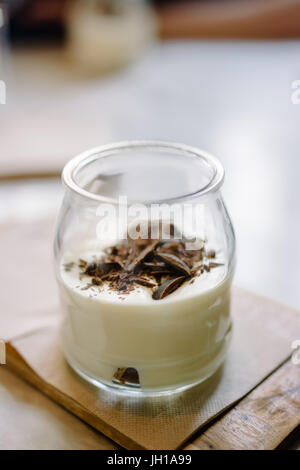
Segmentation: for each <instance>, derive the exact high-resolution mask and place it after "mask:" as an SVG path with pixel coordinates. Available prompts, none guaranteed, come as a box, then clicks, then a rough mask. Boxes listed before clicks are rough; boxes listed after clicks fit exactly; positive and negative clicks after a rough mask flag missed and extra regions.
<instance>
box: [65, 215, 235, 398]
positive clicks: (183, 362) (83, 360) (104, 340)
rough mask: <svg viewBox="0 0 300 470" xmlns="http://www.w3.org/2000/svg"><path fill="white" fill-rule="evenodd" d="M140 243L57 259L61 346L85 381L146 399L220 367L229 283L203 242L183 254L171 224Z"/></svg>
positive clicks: (221, 259)
mask: <svg viewBox="0 0 300 470" xmlns="http://www.w3.org/2000/svg"><path fill="white" fill-rule="evenodd" d="M168 228H169V234H170V237H169V238H168V239H165V238H164V236H163V234H162V232H161V231H159V236H156V237H152V236H151V230H150V224H149V233H148V237H147V238H139V237H138V238H136V239H133V238H130V237H129V236H128V237H127V238H125V239H122V240H120V241H119V242H117V243H114V244H107V245H106V246H99V248H98V249H97V251H95V249H94V248H93V250H90V249H89V246H88V244H85V243H82V246H77V247H76V250H75V249H74V250H72V251H68V252H65V253H64V257H63V260H62V263H61V268H60V273H59V285H60V293H61V299H62V305H63V310H64V323H63V327H62V339H63V341H62V344H63V349H64V353H65V355H66V357H67V359H68V361H69V362H70V364H71V365H72V366H73V367H74V368H75V369H76V370H77V371H78V372H79V373H82V375H84V376H85V377H88V378H89V379H90V380H94V381H96V382H100V383H104V384H107V385H111V386H114V387H117V388H124V389H128V388H131V389H136V390H142V391H145V392H152V391H153V392H155V391H164V390H170V389H180V388H182V387H186V386H190V385H191V384H195V383H198V382H201V381H202V380H204V379H205V378H207V377H208V376H210V375H211V374H212V373H213V372H214V371H215V370H216V369H217V368H218V366H219V365H220V364H221V362H222V361H223V359H224V354H225V350H226V347H227V344H228V338H229V333H230V329H231V321H230V316H229V301H230V284H231V273H230V271H229V269H228V263H227V262H226V259H225V256H224V253H222V251H221V250H219V249H218V247H217V246H211V245H210V241H209V240H207V241H204V240H203V241H199V243H198V245H197V249H187V244H186V240H185V238H184V237H181V238H178V237H177V233H176V228H175V227H174V225H173V224H169V227H168Z"/></svg>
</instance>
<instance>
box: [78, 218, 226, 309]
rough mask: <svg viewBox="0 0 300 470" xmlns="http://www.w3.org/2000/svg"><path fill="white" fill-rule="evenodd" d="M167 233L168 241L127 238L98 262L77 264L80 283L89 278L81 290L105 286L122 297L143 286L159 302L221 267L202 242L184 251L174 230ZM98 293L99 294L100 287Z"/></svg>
mask: <svg viewBox="0 0 300 470" xmlns="http://www.w3.org/2000/svg"><path fill="white" fill-rule="evenodd" d="M170 231H171V235H173V238H171V240H164V239H159V240H157V239H141V238H138V239H132V238H128V239H127V240H124V241H122V242H120V243H117V244H116V245H114V246H112V247H109V248H107V249H106V250H105V251H104V253H102V255H101V258H100V259H99V260H96V259H95V261H92V262H90V263H87V262H86V261H84V260H79V267H80V268H81V270H82V271H81V272H80V275H79V277H80V279H82V278H83V277H84V276H89V277H91V278H92V279H91V284H88V285H87V286H86V287H85V288H89V287H90V286H102V285H103V283H106V284H107V285H108V288H109V290H112V291H115V292H119V293H120V294H122V296H123V295H124V294H128V293H129V292H131V291H132V290H134V288H135V287H136V286H143V287H146V288H148V289H152V290H153V296H152V297H153V299H155V300H159V299H162V298H164V297H165V296H167V295H169V294H171V293H172V292H174V290H175V289H177V288H178V287H179V286H180V285H181V284H182V283H183V282H185V281H187V280H190V279H191V278H194V277H196V276H200V275H201V274H203V272H204V271H205V270H206V271H208V272H209V271H210V269H212V268H215V267H217V266H221V263H217V262H215V260H214V261H212V259H213V258H215V256H216V254H215V251H214V250H210V251H208V252H206V251H205V244H204V242H203V244H202V245H203V246H202V245H201V248H200V249H197V250H196V249H193V250H188V249H186V246H185V241H184V240H178V239H176V238H174V235H175V236H176V228H175V227H174V226H171V230H170ZM160 235H161V236H162V229H161V227H160ZM99 289H100V291H101V287H100V288H99ZM123 298H124V297H122V299H123Z"/></svg>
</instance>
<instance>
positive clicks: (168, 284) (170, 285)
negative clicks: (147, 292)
mask: <svg viewBox="0 0 300 470" xmlns="http://www.w3.org/2000/svg"><path fill="white" fill-rule="evenodd" d="M184 281H185V277H184V276H180V277H175V278H174V279H169V280H168V281H165V282H163V283H162V285H161V286H160V287H159V288H158V289H156V290H155V291H154V292H153V295H152V298H153V299H154V300H161V299H163V298H164V297H166V296H167V295H169V294H171V293H172V292H174V290H176V289H178V287H180V286H181V284H182V283H183V282H184Z"/></svg>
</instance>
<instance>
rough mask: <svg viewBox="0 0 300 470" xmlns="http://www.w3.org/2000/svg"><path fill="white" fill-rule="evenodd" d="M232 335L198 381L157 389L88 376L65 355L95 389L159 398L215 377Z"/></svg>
mask: <svg viewBox="0 0 300 470" xmlns="http://www.w3.org/2000/svg"><path fill="white" fill-rule="evenodd" d="M230 336H231V335H230V334H227V336H226V338H225V341H224V345H223V348H222V351H221V352H220V353H219V354H218V356H217V357H216V358H215V359H214V361H213V362H212V363H211V364H210V367H209V368H206V369H205V373H203V374H202V375H200V376H199V377H198V378H197V379H196V380H194V381H191V382H188V383H179V384H173V385H166V386H163V387H157V388H141V387H140V386H139V385H134V384H132V385H131V384H127V383H126V384H119V383H116V382H113V381H111V382H108V381H106V380H103V379H100V378H99V377H95V376H93V375H92V374H88V373H86V372H85V371H83V370H82V368H81V367H80V365H79V364H78V363H77V362H76V361H74V359H73V358H71V357H70V356H69V354H68V353H67V352H66V351H64V355H65V358H66V361H67V362H68V364H69V366H70V367H71V368H72V369H73V370H74V371H75V372H76V374H78V375H79V376H80V377H81V378H82V379H83V380H85V381H86V382H88V383H90V384H92V385H93V386H94V387H96V388H98V389H102V390H105V391H106V392H109V393H117V394H122V395H127V396H135V397H157V396H165V395H171V394H175V393H180V392H184V391H185V390H188V389H190V388H192V387H195V386H197V385H199V384H201V383H202V382H205V381H206V380H207V379H209V378H210V377H211V376H213V375H214V374H215V373H216V372H217V370H218V369H219V368H220V366H221V365H222V364H223V362H224V360H225V356H226V352H227V349H228V346H229V342H230Z"/></svg>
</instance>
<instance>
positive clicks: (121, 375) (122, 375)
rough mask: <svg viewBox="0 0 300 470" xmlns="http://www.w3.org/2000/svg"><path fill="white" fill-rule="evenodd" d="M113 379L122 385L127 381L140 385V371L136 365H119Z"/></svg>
mask: <svg viewBox="0 0 300 470" xmlns="http://www.w3.org/2000/svg"><path fill="white" fill-rule="evenodd" d="M113 379H114V381H116V382H119V383H120V384H122V385H124V384H125V383H131V384H136V385H139V383H140V378H139V374H138V371H137V370H136V369H135V368H134V367H119V368H118V369H117V370H116V372H115V373H114V376H113Z"/></svg>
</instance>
